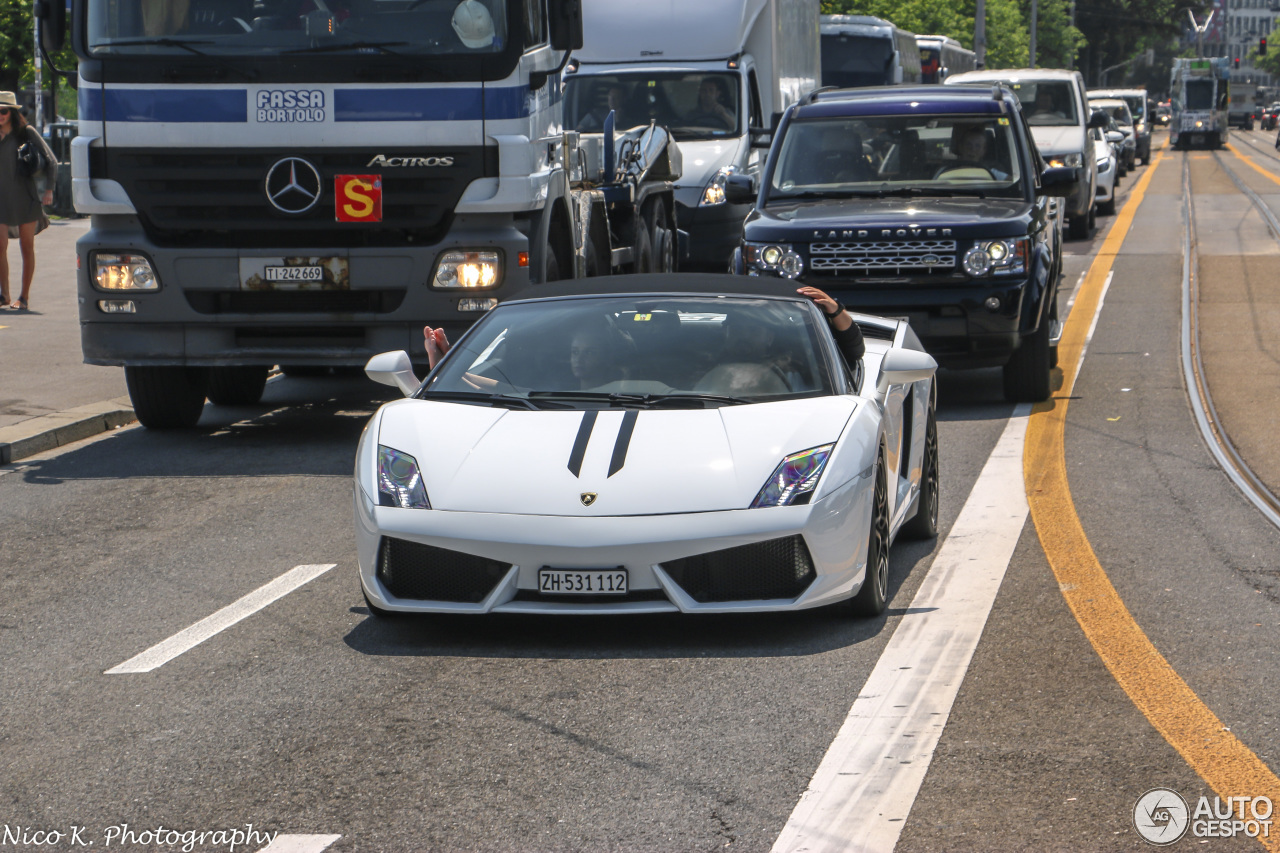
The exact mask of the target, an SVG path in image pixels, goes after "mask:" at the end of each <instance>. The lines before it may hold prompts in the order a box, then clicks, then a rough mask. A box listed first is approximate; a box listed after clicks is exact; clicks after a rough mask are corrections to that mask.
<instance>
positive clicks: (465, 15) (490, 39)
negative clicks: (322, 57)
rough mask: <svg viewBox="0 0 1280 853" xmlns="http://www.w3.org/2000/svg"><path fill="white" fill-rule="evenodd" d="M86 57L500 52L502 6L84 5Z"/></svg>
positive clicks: (154, 0) (451, 2)
mask: <svg viewBox="0 0 1280 853" xmlns="http://www.w3.org/2000/svg"><path fill="white" fill-rule="evenodd" d="M87 31H88V42H89V52H90V54H92V55H94V56H101V57H109V56H155V55H165V56H172V55H190V54H197V55H216V56H241V55H246V56H262V55H264V54H265V55H272V56H274V55H277V54H284V55H289V54H307V53H319V54H324V53H342V52H344V51H348V52H354V53H360V54H410V55H417V56H422V55H430V56H435V55H441V54H454V55H464V56H465V55H472V54H494V53H500V52H502V50H503V48H504V46H505V45H506V43H507V39H508V33H507V6H506V0H89V5H88V27H87Z"/></svg>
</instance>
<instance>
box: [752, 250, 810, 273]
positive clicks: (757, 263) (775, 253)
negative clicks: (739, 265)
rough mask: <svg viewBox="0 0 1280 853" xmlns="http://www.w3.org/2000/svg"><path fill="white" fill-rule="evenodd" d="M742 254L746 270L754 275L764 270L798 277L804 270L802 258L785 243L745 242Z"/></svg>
mask: <svg viewBox="0 0 1280 853" xmlns="http://www.w3.org/2000/svg"><path fill="white" fill-rule="evenodd" d="M742 255H743V260H744V261H745V262H746V267H747V270H748V271H749V272H751V273H752V274H754V275H759V274H760V273H762V272H766V273H771V274H773V275H780V276H782V277H783V278H799V277H800V273H802V272H804V258H802V257H800V255H799V254H798V253H797V252H796V250H795V249H793V248H791V247H790V246H788V245H786V244H785V243H746V244H744V245H743V247H742Z"/></svg>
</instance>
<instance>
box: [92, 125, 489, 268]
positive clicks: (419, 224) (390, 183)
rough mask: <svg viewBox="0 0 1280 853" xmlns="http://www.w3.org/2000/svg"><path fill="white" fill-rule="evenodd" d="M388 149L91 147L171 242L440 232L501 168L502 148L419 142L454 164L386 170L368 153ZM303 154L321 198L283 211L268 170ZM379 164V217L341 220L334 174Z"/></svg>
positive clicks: (292, 244) (381, 238) (362, 239)
mask: <svg viewBox="0 0 1280 853" xmlns="http://www.w3.org/2000/svg"><path fill="white" fill-rule="evenodd" d="M387 153H391V152H390V150H389V149H386V148H383V149H378V150H373V149H369V150H365V151H333V150H306V149H302V150H289V151H285V150H283V149H270V150H260V149H226V148H220V149H178V150H174V149H144V148H134V149H116V148H106V149H102V148H97V149H93V150H92V152H91V154H90V164H89V171H90V174H91V175H92V176H93V177H95V178H109V179H111V180H113V181H118V182H119V183H120V184H121V185H122V186H123V187H124V188H125V191H126V192H128V194H129V198H130V199H131V200H132V201H133V204H134V206H135V207H136V208H137V210H138V216H139V218H140V219H141V220H142V225H143V227H144V228H145V229H146V232H147V236H148V237H150V238H151V239H152V240H154V241H155V242H156V243H158V244H160V245H168V246H176V245H181V246H220V247H226V246H233V247H236V248H282V249H290V248H325V247H329V248H332V247H334V246H342V247H359V246H407V245H419V244H425V245H430V244H432V243H436V242H439V240H440V239H441V238H443V237H444V234H445V233H446V232H447V231H448V229H449V225H450V223H451V222H452V219H453V209H454V207H455V206H456V205H457V203H458V200H459V199H460V198H461V197H462V193H463V191H464V190H465V189H466V187H467V185H468V184H469V183H471V181H472V180H474V179H476V178H481V177H486V176H493V175H497V174H498V168H497V166H498V157H497V149H496V148H484V147H481V146H473V147H459V148H449V149H447V150H446V149H415V150H414V152H413V153H414V155H415V156H423V157H428V156H431V155H432V154H440V155H445V156H451V157H453V165H452V166H447V167H444V166H435V167H427V166H423V167H417V168H396V169H391V170H386V171H380V170H379V169H377V168H370V167H369V166H368V163H369V161H370V160H372V159H373V158H374V157H375V156H376V155H378V154H387ZM285 157H301V158H302V159H304V160H306V161H308V162H309V163H311V164H312V165H313V166H315V167H316V169H317V171H319V173H320V182H321V183H320V200H319V202H317V203H316V205H315V206H314V207H312V208H311V209H310V210H308V211H307V212H306V213H303V214H299V215H296V216H295V215H289V214H284V213H280V212H279V211H277V210H276V209H275V208H274V207H272V206H271V204H270V203H269V202H268V201H267V195H266V190H265V186H266V178H267V172H268V171H269V170H270V169H271V167H272V166H273V165H274V164H275V163H276V162H277V161H279V160H281V159H283V158H285ZM379 173H380V174H381V175H382V179H383V185H382V192H383V195H382V221H381V222H370V223H352V222H343V223H338V222H335V221H334V220H335V207H334V178H335V177H336V176H338V175H351V174H354V175H369V174H379Z"/></svg>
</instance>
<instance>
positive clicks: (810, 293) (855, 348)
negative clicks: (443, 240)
mask: <svg viewBox="0 0 1280 853" xmlns="http://www.w3.org/2000/svg"><path fill="white" fill-rule="evenodd" d="M796 292H797V293H799V294H800V295H801V296H807V297H808V298H809V299H812V300H813V301H814V304H815V305H817V306H818V310H820V311H821V312H822V313H823V314H824V315H826V318H827V324H828V325H829V326H830V327H831V336H832V338H834V339H835V342H836V346H837V347H838V348H839V349H840V353H841V355H843V356H844V360H845V361H846V362H847V363H848V365H849V367H850V368H852V367H854V366H855V365H856V364H857V363H858V362H859V361H861V360H862V356H863V355H864V354H865V353H866V344H865V342H864V341H863V340H862V330H861V329H859V328H858V324H857V323H855V322H853V317H851V316H849V312H848V311H847V310H845V307H844V305H842V304H841V303H840V302H839V301H838V300H836V299H835V298H833V297H831V296H830V295H828V294H827V293H826V292H825V291H822V290H819V289H818V288H816V287H809V286H807V285H806V286H805V287H801V288H797V290H796ZM422 334H423V342H424V344H425V345H426V348H427V363H428V364H429V365H430V366H431V367H432V369H434V368H435V366H436V362H438V361H440V359H442V358H444V355H445V353H447V352H448V351H449V339H448V338H447V337H446V336H445V333H444V329H433V328H431V327H430V326H425V327H423V330H422ZM590 343H593V342H590V341H585V340H584V341H583V346H582V349H584V350H585V349H588V348H589V344H590ZM573 345H574V346H577V345H578V341H577V336H575V340H574V344H573ZM582 368H583V369H584V370H585V369H587V362H585V361H584V363H583V365H582ZM574 374H575V376H577V377H578V378H579V379H580V380H581V381H582V382H583V383H584V384H583V387H584V388H585V387H589V386H588V385H587V382H588V379H589V378H591V377H586V376H584V375H582V373H580V371H579V368H578V366H576V365H575V369H574ZM477 378H479V377H477ZM485 381H489V382H491V381H492V380H485Z"/></svg>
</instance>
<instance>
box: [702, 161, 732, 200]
mask: <svg viewBox="0 0 1280 853" xmlns="http://www.w3.org/2000/svg"><path fill="white" fill-rule="evenodd" d="M737 171H738V167H737V166H725V167H724V168H722V169H720V170H719V171H718V172H716V173H715V174H714V175H712V176H711V180H710V181H708V182H707V187H706V189H704V190H703V191H702V200H701V201H699V202H698V207H712V206H714V205H717V204H724V200H725V195H724V186H725V184H726V183H728V181H729V176H730V175H732V174H734V173H735V172H737Z"/></svg>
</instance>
